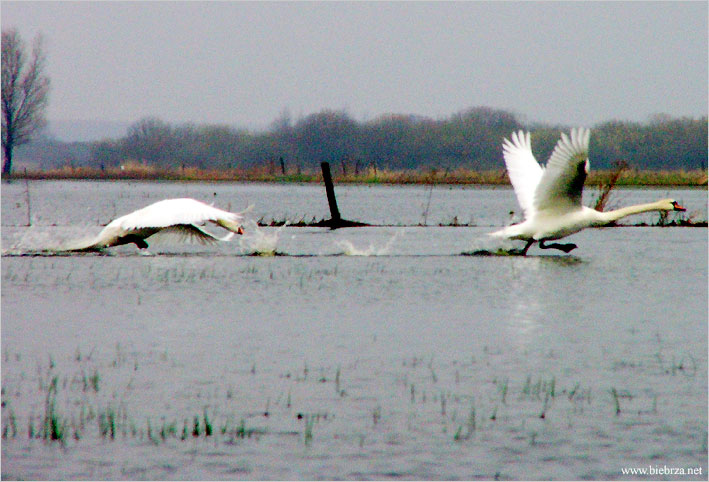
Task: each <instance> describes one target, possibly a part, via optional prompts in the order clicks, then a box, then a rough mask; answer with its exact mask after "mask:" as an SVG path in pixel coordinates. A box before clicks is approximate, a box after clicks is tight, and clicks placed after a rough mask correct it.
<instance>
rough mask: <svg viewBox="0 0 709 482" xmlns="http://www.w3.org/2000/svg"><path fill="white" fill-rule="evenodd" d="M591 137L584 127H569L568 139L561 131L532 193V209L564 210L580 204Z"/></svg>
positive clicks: (574, 207) (586, 172) (587, 165)
mask: <svg viewBox="0 0 709 482" xmlns="http://www.w3.org/2000/svg"><path fill="white" fill-rule="evenodd" d="M590 136H591V131H589V130H588V129H583V128H579V129H571V138H569V137H567V136H566V134H563V133H562V134H561V140H559V142H558V143H557V144H556V147H554V151H553V152H552V153H551V157H549V162H547V165H546V167H545V169H544V173H543V174H542V177H541V180H540V181H539V185H538V186H537V189H536V191H535V192H534V207H535V209H537V210H538V211H539V210H544V209H553V210H556V211H566V210H571V209H577V208H579V207H580V206H581V195H582V193H583V183H584V182H585V181H586V174H588V169H589V162H588V141H589V138H590Z"/></svg>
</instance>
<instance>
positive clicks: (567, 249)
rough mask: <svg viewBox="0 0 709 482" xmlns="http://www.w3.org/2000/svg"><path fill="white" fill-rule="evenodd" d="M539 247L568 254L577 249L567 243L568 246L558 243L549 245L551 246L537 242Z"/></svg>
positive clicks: (572, 244)
mask: <svg viewBox="0 0 709 482" xmlns="http://www.w3.org/2000/svg"><path fill="white" fill-rule="evenodd" d="M539 247H540V248H541V249H559V250H561V251H563V252H564V253H570V252H571V251H573V250H574V249H576V248H578V246H576V245H575V244H574V243H568V244H560V243H551V244H546V243H545V242H544V240H542V241H540V242H539Z"/></svg>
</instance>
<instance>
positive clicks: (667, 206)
mask: <svg viewBox="0 0 709 482" xmlns="http://www.w3.org/2000/svg"><path fill="white" fill-rule="evenodd" d="M590 135H591V132H590V131H589V130H588V129H583V128H578V129H572V130H571V134H570V136H567V135H566V134H564V133H562V134H561V139H560V140H559V142H558V143H557V144H556V147H555V148H554V151H553V152H552V154H551V157H550V158H549V161H548V162H547V164H546V166H545V167H542V166H540V165H539V163H538V162H537V160H536V159H535V158H534V154H532V143H531V137H530V134H529V132H526V133H525V132H523V131H519V132H515V133H513V134H512V136H511V138H510V139H505V140H504V142H503V146H502V148H503V153H504V158H505V164H506V165H507V172H508V174H509V177H510V182H511V183H512V187H513V188H514V192H515V194H516V195H517V201H518V202H519V205H520V207H521V208H522V211H524V221H523V222H521V223H519V224H513V225H511V226H507V227H505V228H504V229H501V230H499V231H496V232H494V233H491V236H496V237H500V238H506V239H519V240H523V241H526V243H527V244H526V245H525V247H524V249H523V250H522V253H521V254H523V255H525V254H527V251H528V250H529V248H530V246H531V245H532V244H533V243H535V242H539V247H540V248H542V249H550V248H553V249H559V250H561V251H564V252H565V253H568V252H570V251H571V250H573V249H575V248H576V247H577V246H576V245H575V244H573V243H568V244H560V243H547V241H552V240H557V239H561V238H564V237H566V236H569V235H570V234H574V233H577V232H579V231H581V230H582V229H585V228H590V227H598V226H604V225H607V224H610V223H613V222H614V221H617V220H619V219H621V218H624V217H626V216H630V215H632V214H640V213H644V212H648V211H685V208H683V207H682V206H680V205H679V204H678V203H677V201H675V200H674V199H662V200H660V201H656V202H653V203H647V204H637V205H634V206H628V207H625V208H622V209H616V210H614V211H607V212H601V211H597V210H595V209H591V208H589V207H586V206H583V205H582V204H581V196H582V193H583V184H584V182H585V180H586V175H587V174H588V170H589V162H588V144H589V138H590Z"/></svg>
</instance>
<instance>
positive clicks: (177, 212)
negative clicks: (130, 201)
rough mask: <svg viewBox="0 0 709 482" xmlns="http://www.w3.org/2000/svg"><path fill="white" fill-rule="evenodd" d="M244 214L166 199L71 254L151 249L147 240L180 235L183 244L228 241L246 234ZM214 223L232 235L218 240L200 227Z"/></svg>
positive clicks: (116, 223) (129, 216)
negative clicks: (123, 248)
mask: <svg viewBox="0 0 709 482" xmlns="http://www.w3.org/2000/svg"><path fill="white" fill-rule="evenodd" d="M242 219H243V216H242V214H241V213H231V212H229V211H223V210H221V209H218V208H215V207H214V206H210V205H208V204H205V203H203V202H201V201H197V200H195V199H188V198H183V199H165V200H163V201H158V202H156V203H154V204H151V205H149V206H146V207H144V208H142V209H138V210H137V211H134V212H132V213H130V214H126V215H125V216H121V217H119V218H116V219H114V220H113V221H111V222H110V223H108V224H107V225H106V227H105V228H103V230H102V231H101V232H100V233H99V234H98V236H96V238H94V239H93V240H92V241H89V242H88V243H85V244H84V245H80V246H77V247H73V248H70V250H71V251H93V250H99V249H103V248H109V247H111V246H120V245H122V244H129V243H135V245H136V246H138V247H139V248H141V249H144V248H147V247H148V243H146V241H145V240H146V239H147V238H149V237H150V236H153V235H156V234H160V235H164V234H172V235H177V237H178V238H179V240H180V241H185V240H194V241H197V242H199V243H202V244H207V243H212V242H216V241H228V240H229V239H231V237H232V236H234V233H237V234H243V233H244V229H243V228H242V227H241V220H242ZM206 222H212V223H214V224H217V225H219V226H221V227H223V228H225V229H227V230H229V231H231V232H230V233H229V234H228V235H227V236H225V237H224V238H218V237H216V236H214V235H213V234H211V233H208V232H207V231H204V230H203V229H201V228H200V227H199V226H198V225H202V224H205V223H206Z"/></svg>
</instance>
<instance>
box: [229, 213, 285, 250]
mask: <svg viewBox="0 0 709 482" xmlns="http://www.w3.org/2000/svg"><path fill="white" fill-rule="evenodd" d="M246 224H247V225H248V226H247V228H246V229H245V234H244V235H243V236H241V237H240V238H239V245H240V246H241V248H242V249H244V250H246V252H247V254H251V255H254V256H275V255H276V254H278V253H277V251H276V246H277V244H278V237H279V236H280V234H281V231H282V230H283V229H284V228H285V227H286V226H287V225H288V223H284V224H283V226H281V227H279V228H277V229H275V230H273V231H271V232H267V231H266V230H263V229H261V228H259V226H258V224H256V222H254V221H248V222H247V223H246Z"/></svg>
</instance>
